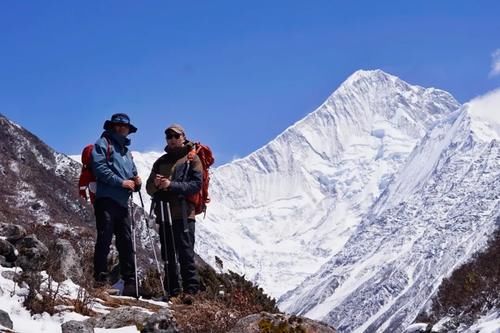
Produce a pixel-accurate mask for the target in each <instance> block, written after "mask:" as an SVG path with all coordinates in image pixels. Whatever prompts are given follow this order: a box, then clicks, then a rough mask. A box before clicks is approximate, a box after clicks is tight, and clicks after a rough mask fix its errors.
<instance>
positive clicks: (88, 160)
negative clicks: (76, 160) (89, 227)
mask: <svg viewBox="0 0 500 333" xmlns="http://www.w3.org/2000/svg"><path fill="white" fill-rule="evenodd" d="M106 142H107V143H108V149H107V154H106V159H107V160H109V157H110V156H111V144H110V142H109V139H108V138H106ZM93 149H94V145H93V144H90V145H86V146H85V148H83V150H82V171H81V172H80V179H79V180H78V190H79V192H80V196H81V197H82V198H84V199H85V201H87V200H89V199H90V202H91V203H92V204H93V203H94V200H95V191H96V178H95V175H94V173H93V172H92V167H91V164H92V150H93ZM87 191H88V193H87Z"/></svg>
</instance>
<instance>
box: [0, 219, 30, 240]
mask: <svg viewBox="0 0 500 333" xmlns="http://www.w3.org/2000/svg"><path fill="white" fill-rule="evenodd" d="M0 236H2V237H5V238H6V239H7V240H8V241H9V242H11V243H12V244H15V243H16V242H17V241H18V240H20V239H22V238H24V237H25V236H26V229H24V228H23V227H21V226H20V225H17V224H12V223H3V222H2V223H0Z"/></svg>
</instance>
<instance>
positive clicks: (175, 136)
mask: <svg viewBox="0 0 500 333" xmlns="http://www.w3.org/2000/svg"><path fill="white" fill-rule="evenodd" d="M180 137H181V135H180V134H179V133H175V134H171V133H169V134H167V140H170V139H173V138H176V139H178V138H180Z"/></svg>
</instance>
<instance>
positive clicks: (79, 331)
mask: <svg viewBox="0 0 500 333" xmlns="http://www.w3.org/2000/svg"><path fill="white" fill-rule="evenodd" d="M61 329H62V333H94V328H93V327H92V326H91V325H90V324H89V323H87V322H85V321H77V320H70V321H67V322H65V323H64V324H62V325H61Z"/></svg>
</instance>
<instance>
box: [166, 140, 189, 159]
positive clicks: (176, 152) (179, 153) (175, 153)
mask: <svg viewBox="0 0 500 333" xmlns="http://www.w3.org/2000/svg"><path fill="white" fill-rule="evenodd" d="M193 146H194V144H193V143H192V142H191V141H186V142H184V146H182V147H179V148H176V149H170V148H168V145H167V146H165V149H164V150H165V152H166V153H167V154H168V155H169V156H170V157H172V158H175V159H179V158H181V157H184V156H186V155H187V154H188V153H189V152H190V151H191V150H192V149H193Z"/></svg>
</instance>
